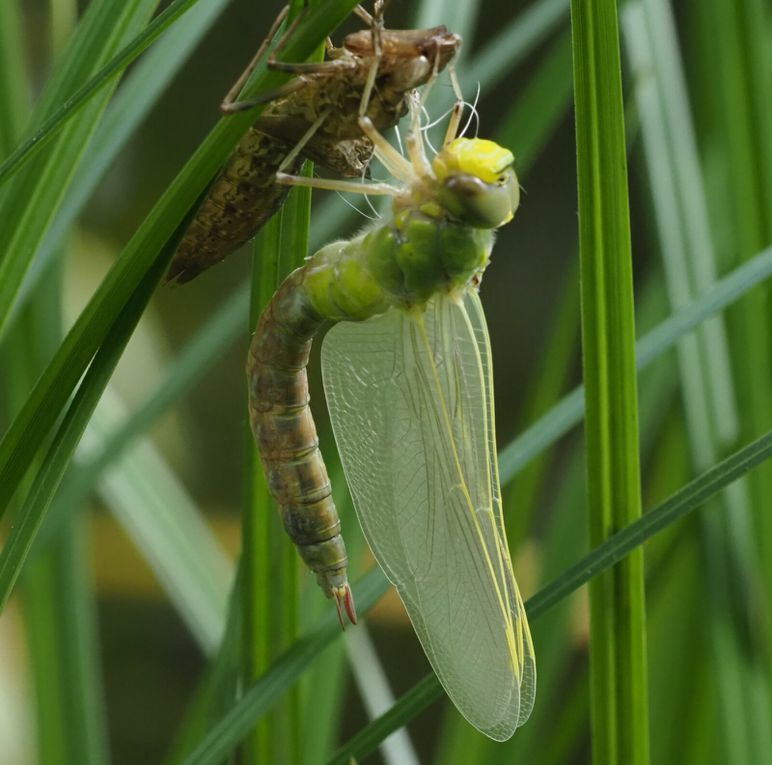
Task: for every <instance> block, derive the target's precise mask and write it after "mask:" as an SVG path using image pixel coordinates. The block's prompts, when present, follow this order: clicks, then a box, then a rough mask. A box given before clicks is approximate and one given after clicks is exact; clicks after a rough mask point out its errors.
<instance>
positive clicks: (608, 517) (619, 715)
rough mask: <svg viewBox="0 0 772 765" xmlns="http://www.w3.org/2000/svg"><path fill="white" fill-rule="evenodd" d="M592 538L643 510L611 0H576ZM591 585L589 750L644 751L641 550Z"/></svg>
mask: <svg viewBox="0 0 772 765" xmlns="http://www.w3.org/2000/svg"><path fill="white" fill-rule="evenodd" d="M571 25H572V38H573V48H574V105H575V109H576V144H577V147H576V148H577V176H578V186H579V190H578V197H579V255H580V262H581V288H582V301H581V314H582V354H583V371H584V385H585V430H584V432H585V442H586V460H587V501H588V506H587V512H588V519H589V529H590V534H589V541H590V546H591V547H597V546H598V545H599V544H600V543H601V542H602V541H603V540H604V539H606V538H607V537H608V536H609V535H610V533H611V532H612V530H613V529H617V528H621V527H623V526H625V525H628V524H630V523H632V522H633V521H635V520H636V519H637V518H638V517H639V516H640V514H641V489H640V464H639V458H638V402H637V385H636V383H637V379H636V372H635V368H636V366H635V320H634V306H633V280H632V251H631V244H630V219H629V216H630V212H629V203H628V192H627V159H626V147H625V125H624V105H623V102H622V82H621V63H620V54H619V36H618V32H617V12H616V2H615V0H588V1H586V2H582V1H581V0H572V3H571ZM589 592H590V701H591V715H590V717H591V723H592V757H593V762H595V763H598V765H600V764H601V763H602V765H614V764H615V763H625V765H646V763H648V761H649V730H648V694H647V671H646V616H645V614H646V605H645V596H644V586H643V551H642V550H636V551H635V552H634V553H633V554H632V555H630V557H629V558H627V559H626V560H624V561H623V562H622V563H621V564H620V565H619V566H617V567H615V568H614V569H612V570H611V571H610V572H608V573H607V574H604V575H602V576H600V577H598V578H597V579H595V580H594V581H593V582H592V583H591V585H590V588H589Z"/></svg>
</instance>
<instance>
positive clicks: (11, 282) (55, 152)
mask: <svg viewBox="0 0 772 765" xmlns="http://www.w3.org/2000/svg"><path fill="white" fill-rule="evenodd" d="M156 3H157V0H130V2H125V3H118V4H116V3H109V2H105V1H104V0H102V1H101V2H96V3H93V4H92V5H91V6H90V7H89V9H88V11H87V12H86V14H85V15H84V17H83V19H82V21H81V22H80V24H79V25H78V28H77V30H76V32H75V35H74V36H73V38H72V41H71V44H70V46H69V48H68V50H67V51H66V52H65V55H64V56H63V57H62V59H61V63H60V64H59V66H58V67H57V69H56V72H55V75H54V76H53V77H52V78H51V79H50V80H49V83H48V87H47V88H46V90H45V92H44V94H43V96H42V101H41V106H40V107H39V109H38V114H39V115H40V116H38V115H36V117H35V121H38V120H39V119H41V118H43V117H45V116H46V115H47V114H49V113H50V112H51V111H52V110H53V109H54V108H55V107H56V106H57V105H58V104H60V103H61V102H62V101H64V100H65V99H66V98H67V97H68V96H69V95H70V94H71V92H72V90H73V89H74V88H76V87H77V86H78V85H79V84H80V83H81V82H83V80H85V79H86V78H87V77H88V76H89V75H90V74H91V73H92V72H93V71H94V69H96V68H97V67H98V66H99V65H100V64H101V63H102V62H103V61H104V60H106V59H107V58H109V56H110V55H111V54H112V52H113V51H114V50H115V49H117V48H118V47H119V46H120V45H121V44H122V43H123V41H124V40H125V39H128V38H130V37H131V36H132V35H133V34H134V33H135V32H136V31H137V30H138V29H140V28H141V27H142V26H143V25H144V24H145V22H146V20H147V18H148V17H149V16H150V14H151V13H152V11H153V9H154V7H155V5H156ZM116 84H117V80H115V79H113V80H112V85H113V87H114V86H115V85H116ZM110 93H111V89H109V88H108V89H105V90H104V91H103V92H102V93H101V94H100V96H99V97H98V98H95V99H94V100H93V101H92V102H91V103H90V104H89V105H88V106H87V107H86V108H85V109H84V110H83V111H82V112H81V113H80V114H79V115H78V117H77V119H74V120H72V121H71V122H70V123H69V124H68V125H67V127H66V128H65V130H64V131H63V132H62V133H61V134H60V135H59V136H58V137H57V139H56V143H55V144H53V145H52V146H50V147H49V148H48V150H47V151H46V152H45V154H43V155H41V156H39V157H38V158H37V160H36V161H35V163H34V164H32V165H29V166H28V167H27V168H26V170H25V172H24V173H22V174H20V175H19V176H18V177H16V178H15V179H14V182H13V183H12V184H11V185H10V187H9V188H8V189H7V190H6V192H5V194H4V196H3V199H2V205H0V219H2V220H4V221H5V222H6V225H4V226H3V227H0V253H2V254H3V255H2V258H0V337H2V335H3V333H4V331H5V330H6V329H7V326H8V319H9V316H10V312H11V309H12V307H13V304H14V302H15V301H16V299H17V297H18V292H19V287H20V285H21V282H22V279H23V278H24V274H25V273H26V272H27V269H28V268H29V264H30V262H31V260H32V256H33V255H34V253H35V250H36V249H37V247H38V245H39V244H40V241H41V239H42V237H43V234H44V233H45V231H46V229H47V227H48V225H49V224H50V222H51V220H52V218H53V215H54V213H55V212H56V209H57V206H58V205H59V203H60V202H61V200H62V198H63V197H64V195H65V193H66V191H67V188H68V185H69V182H70V180H71V178H72V174H73V172H74V170H75V168H76V167H77V164H78V162H79V160H80V158H81V156H82V155H83V152H84V151H85V149H86V146H87V144H88V139H89V138H90V137H91V135H92V133H93V132H94V129H95V127H96V125H97V123H98V121H99V117H100V115H101V113H102V111H103V110H104V108H105V106H106V105H107V101H108V100H109V98H110Z"/></svg>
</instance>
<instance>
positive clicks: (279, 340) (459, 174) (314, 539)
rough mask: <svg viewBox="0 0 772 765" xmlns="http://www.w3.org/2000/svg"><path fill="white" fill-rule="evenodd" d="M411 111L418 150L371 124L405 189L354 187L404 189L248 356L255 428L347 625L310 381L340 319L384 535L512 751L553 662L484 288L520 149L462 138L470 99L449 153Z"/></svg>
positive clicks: (295, 288) (292, 288)
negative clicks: (525, 561) (498, 434)
mask: <svg viewBox="0 0 772 765" xmlns="http://www.w3.org/2000/svg"><path fill="white" fill-rule="evenodd" d="M409 105H410V131H409V134H408V135H407V137H406V141H405V148H406V155H403V154H402V153H401V152H400V151H398V150H397V149H395V148H393V147H392V146H391V145H390V144H389V143H388V141H387V140H386V139H385V138H384V137H383V135H382V134H381V133H380V132H379V131H378V129H377V128H376V126H375V125H374V124H373V122H372V121H371V120H370V119H369V118H368V117H367V116H366V115H364V116H361V117H360V118H359V125H360V128H361V129H362V132H363V133H364V134H365V135H366V136H367V137H368V138H369V139H370V140H371V142H372V144H373V146H374V151H375V155H376V157H377V158H378V160H379V161H380V162H381V163H382V165H383V166H384V167H385V168H386V169H387V170H388V172H389V173H390V175H391V176H392V177H393V179H394V180H393V181H391V182H369V183H368V182H363V183H361V184H346V185H345V188H347V189H349V187H350V186H353V185H359V186H360V190H361V191H362V192H363V193H368V194H380V195H385V196H387V197H390V198H391V213H390V214H389V215H388V216H387V217H384V218H383V219H381V220H379V221H377V222H375V223H374V224H373V225H372V226H370V227H369V228H368V229H366V230H365V231H364V232H362V233H361V234H359V235H358V236H356V237H354V238H352V239H348V240H343V241H337V242H332V243H330V244H327V245H326V246H324V247H322V248H321V249H320V250H319V251H318V252H316V253H315V254H314V255H313V256H311V257H310V258H309V259H308V260H307V261H306V262H305V263H304V265H302V266H301V267H300V268H298V269H296V270H295V271H293V272H292V273H291V274H290V275H289V276H288V277H287V278H286V280H285V281H284V282H283V283H282V284H281V285H280V287H279V289H278V290H277V292H276V293H275V295H274V296H273V298H272V300H271V301H270V302H269V304H268V305H267V307H266V308H265V310H264V312H263V314H262V315H261V317H260V319H259V322H258V325H257V329H256V332H255V335H254V337H253V341H252V344H251V347H250V351H249V358H248V362H247V375H248V387H249V409H250V421H251V425H252V429H253V432H254V435H255V439H256V442H257V445H258V449H259V452H260V455H261V459H262V463H263V466H264V470H265V473H266V477H267V483H268V486H269V488H270V491H271V492H272V494H273V496H274V498H275V500H276V502H277V503H278V505H279V507H280V508H281V514H282V518H283V521H284V525H285V529H286V531H287V532H288V533H289V536H290V537H291V538H292V540H293V541H294V543H295V545H296V546H297V549H298V551H299V553H300V555H301V557H302V558H303V560H304V561H305V563H306V564H307V565H308V567H309V568H310V569H311V570H312V571H313V572H315V573H316V577H317V581H318V583H319V585H320V586H321V588H322V590H323V591H324V593H325V594H326V595H327V596H328V597H330V598H333V599H334V600H335V603H336V606H337V610H338V615H339V618H340V619H341V625H343V615H342V614H343V611H345V612H346V614H347V615H348V617H349V619H350V620H351V621H352V622H355V621H356V612H355V608H354V602H353V597H352V594H351V588H350V586H349V583H348V580H347V573H346V567H347V558H346V551H345V545H344V542H343V538H342V536H341V529H340V521H339V519H338V516H337V512H336V509H335V505H334V503H333V500H332V496H331V485H330V481H329V477H328V474H327V470H326V468H325V464H324V460H323V457H322V455H321V453H320V450H319V440H318V437H317V432H316V427H315V424H314V420H313V417H312V415H311V410H310V408H309V393H308V385H307V378H306V365H307V363H308V359H309V353H310V350H311V345H312V342H313V340H314V337H315V335H316V334H317V333H318V332H319V331H320V329H321V328H322V327H324V326H327V325H330V324H332V325H333V326H332V328H331V329H330V331H329V332H328V333H327V335H326V337H325V339H324V343H323V346H322V377H323V383H324V388H325V393H326V399H327V406H328V409H329V413H330V418H331V422H332V426H333V432H334V435H335V440H336V443H337V446H338V450H339V453H340V457H341V461H342V465H343V469H344V473H345V476H346V480H347V483H348V486H349V489H350V491H351V495H352V498H353V501H354V506H355V509H356V513H357V516H358V519H359V522H360V525H361V527H362V529H363V532H364V535H365V538H366V540H367V542H368V544H369V546H370V548H371V550H372V552H373V555H374V556H375V558H376V560H377V562H378V563H379V565H380V566H381V568H382V569H383V571H384V572H385V574H386V576H387V577H388V578H389V580H390V581H391V582H392V583H393V584H394V585H395V587H396V589H397V592H398V593H399V595H400V597H401V598H402V601H403V602H404V605H405V608H406V610H407V613H408V615H409V617H410V619H411V621H412V624H413V626H414V628H415V631H416V634H417V636H418V638H419V640H420V642H421V644H422V646H423V649H424V651H425V653H426V656H427V658H428V659H429V662H430V663H431V665H432V667H433V669H434V671H435V673H436V674H437V677H438V678H439V680H440V682H441V683H442V685H443V687H444V688H445V690H446V692H447V694H448V696H449V697H450V699H451V700H452V701H453V703H454V704H455V705H456V707H457V708H458V709H459V711H460V712H461V714H462V715H464V717H466V719H467V720H468V721H469V722H470V723H471V724H472V725H474V726H475V727H476V728H478V729H479V730H480V731H482V732H483V733H485V734H486V735H488V736H489V737H491V738H493V739H494V740H499V741H503V740H506V739H508V738H509V737H510V736H511V735H512V734H513V733H514V731H515V730H516V728H517V727H518V726H520V725H522V724H523V723H524V722H525V721H526V720H527V719H528V716H529V715H530V712H531V709H532V707H533V703H534V694H535V685H536V666H535V659H534V648H533V642H532V639H531V635H530V630H529V627H528V622H527V618H526V613H525V608H524V606H523V600H522V597H521V595H520V593H519V590H518V587H517V584H516V582H515V577H514V573H513V570H512V564H511V561H510V557H509V552H508V545H507V540H506V532H505V528H504V520H503V513H502V501H501V491H500V487H499V476H498V464H497V457H496V447H495V442H496V438H495V428H494V409H493V386H492V373H491V352H490V343H489V338H488V331H487V325H486V322H485V316H484V313H483V309H482V305H481V302H480V298H479V295H478V287H479V284H480V280H481V278H482V275H483V272H484V271H485V269H486V267H487V265H488V262H489V259H490V254H491V249H492V246H493V240H494V235H495V230H496V229H498V228H499V227H500V226H502V225H504V224H505V223H507V222H509V221H510V220H511V219H512V217H513V215H514V213H515V211H516V210H517V207H518V205H519V186H518V182H517V177H516V174H515V171H514V158H513V155H512V153H511V152H510V151H508V150H507V149H505V148H503V147H501V146H499V145H498V144H496V143H494V142H492V141H489V140H485V139H481V138H466V137H463V136H460V137H458V136H457V133H458V129H459V124H460V119H461V117H460V114H461V109H460V108H457V109H455V110H454V111H453V112H452V113H451V118H450V121H449V122H450V124H449V125H448V128H447V131H446V135H445V138H444V140H443V143H442V145H441V148H440V150H439V151H438V152H437V153H436V154H434V155H432V151H431V148H430V147H429V148H427V141H426V140H425V137H424V132H425V131H423V130H422V125H421V113H422V103H421V99H420V96H419V95H418V94H417V93H414V94H412V95H411V96H410V104H409ZM315 180H316V179H313V178H305V177H300V178H296V179H294V181H293V182H294V183H296V184H297V185H307V186H313V185H314V184H315ZM341 183H344V182H341Z"/></svg>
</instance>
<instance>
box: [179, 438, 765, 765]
mask: <svg viewBox="0 0 772 765" xmlns="http://www.w3.org/2000/svg"><path fill="white" fill-rule="evenodd" d="M771 456H772V431H770V432H769V433H767V434H766V435H765V436H762V438H760V439H758V440H757V441H754V442H753V443H751V444H748V445H747V446H746V447H744V448H743V449H740V450H739V451H737V452H735V453H734V454H733V455H731V456H730V457H728V458H727V459H725V460H723V461H722V462H720V463H719V464H718V465H716V466H715V467H713V468H711V469H710V470H708V471H707V472H705V473H703V474H702V475H700V476H699V477H698V478H696V479H695V480H693V481H691V482H690V483H688V484H687V485H686V486H684V487H683V488H682V489H681V490H680V491H678V492H677V493H676V494H674V495H673V496H672V497H670V499H668V500H667V501H665V502H663V503H662V504H661V505H659V506H657V507H656V508H654V509H652V510H650V511H648V512H647V513H646V514H645V515H643V516H642V517H640V518H639V519H638V520H637V521H635V522H634V523H632V524H630V525H629V526H627V527H626V528H624V529H622V531H619V532H617V533H616V534H615V535H614V536H612V537H609V538H608V539H606V540H605V541H604V542H602V543H601V544H600V545H599V546H598V547H597V548H596V549H594V550H592V551H591V552H590V553H588V554H587V555H586V556H585V557H584V558H582V559H581V560H580V561H578V562H577V563H576V564H574V565H573V566H570V567H569V568H568V569H566V570H565V571H564V572H563V574H561V575H560V576H559V577H557V578H556V579H555V580H554V581H553V582H552V583H550V584H548V585H547V586H546V587H544V588H542V589H541V590H539V592H537V593H536V594H535V595H534V596H533V597H531V598H529V599H528V600H527V601H526V604H525V606H526V610H527V612H528V619H529V621H530V622H532V623H533V622H535V621H536V620H537V619H539V617H541V616H542V615H543V614H545V613H547V612H548V611H549V610H550V609H551V608H552V607H554V606H555V605H557V604H558V603H560V602H561V601H562V600H563V599H564V598H565V597H567V596H568V595H570V594H571V593H572V592H575V591H576V590H577V589H579V587H581V586H582V585H584V584H586V583H588V582H589V581H591V580H592V579H593V578H595V577H597V576H599V575H600V574H602V573H603V572H605V571H608V570H609V569H611V567H612V566H614V565H616V564H617V563H618V562H619V561H621V560H623V559H624V558H625V557H626V556H627V555H629V554H630V552H632V551H633V550H635V549H636V548H638V547H639V546H640V545H642V544H643V543H644V542H645V541H646V540H648V539H650V538H651V537H652V536H654V535H655V534H657V533H658V532H659V531H661V530H663V529H665V528H667V527H668V526H670V525H672V524H673V523H675V522H676V521H678V520H680V519H681V518H683V517H684V516H685V515H687V514H688V513H690V512H692V511H694V510H696V509H697V508H699V507H701V506H702V505H704V504H705V503H706V502H707V501H708V500H710V499H711V498H712V497H713V496H715V495H716V494H717V493H718V492H720V491H722V490H723V489H725V488H726V486H728V485H730V484H731V483H732V482H733V481H736V480H737V479H738V478H740V477H742V476H744V475H745V474H746V473H747V472H748V471H750V470H752V469H753V468H755V467H757V466H758V465H761V464H762V463H763V462H764V461H765V460H767V459H769V458H770V457H771ZM432 686H434V689H436V690H437V692H438V693H439V689H440V685H439V681H438V680H437V679H436V677H435V676H434V675H429V676H427V677H425V678H424V679H423V680H421V681H420V682H419V683H418V684H417V685H415V686H414V687H413V688H412V689H411V690H410V691H408V692H407V693H406V694H405V695H404V696H402V697H401V698H400V699H399V701H397V704H396V705H395V707H393V708H392V709H391V710H389V712H388V713H387V715H384V716H383V717H380V718H378V720H374V721H373V722H372V723H371V724H370V725H368V726H367V727H366V728H363V729H362V730H361V731H360V732H359V733H358V734H357V736H356V741H357V742H359V745H358V746H357V747H356V748H354V747H353V746H352V745H351V743H352V742H349V743H347V744H346V745H345V746H344V747H342V748H341V749H340V750H339V751H338V752H337V753H336V755H335V756H334V758H333V759H332V760H331V762H335V763H338V762H348V761H349V760H348V759H345V760H344V759H342V758H343V757H346V758H350V757H356V758H362V757H365V756H366V755H368V754H369V753H370V752H372V751H373V750H374V749H375V747H376V746H377V745H378V743H380V741H382V740H383V738H384V737H385V736H388V735H389V734H390V733H391V732H392V731H394V730H397V728H400V727H401V726H403V725H405V724H406V723H407V722H409V721H410V720H411V719H413V718H414V717H415V716H416V715H417V714H418V713H419V712H420V711H422V710H423V709H424V708H425V707H426V706H427V705H428V704H430V703H431V702H432V701H433V700H434V699H436V698H437V696H436V695H434V694H433V688H432ZM253 690H255V689H254V688H253ZM403 704H404V707H403ZM226 725H228V721H227V720H223V721H221V723H220V724H219V725H218V726H217V728H218V729H219V728H220V727H221V726H222V728H225V727H226ZM229 727H230V726H229ZM210 735H212V737H214V731H213V732H212V734H210ZM225 735H226V731H225V730H223V731H221V732H220V733H219V736H223V737H224V736H225ZM219 736H218V738H219ZM352 741H353V740H352ZM361 742H366V747H365V746H364V745H362V744H361ZM215 762H216V760H214V759H209V758H207V759H201V760H197V761H196V763H197V765H205V764H206V765H208V763H215ZM185 765H189V764H188V763H187V762H186V763H185Z"/></svg>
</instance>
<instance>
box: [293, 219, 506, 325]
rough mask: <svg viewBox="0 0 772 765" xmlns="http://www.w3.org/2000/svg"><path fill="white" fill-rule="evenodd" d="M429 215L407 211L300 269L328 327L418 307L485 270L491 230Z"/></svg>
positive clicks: (330, 247) (327, 250) (325, 249)
mask: <svg viewBox="0 0 772 765" xmlns="http://www.w3.org/2000/svg"><path fill="white" fill-rule="evenodd" d="M433 212H435V210H432V209H430V210H424V209H417V208H413V207H410V208H407V209H404V210H402V211H400V212H398V213H397V214H396V215H395V217H394V218H393V219H392V220H390V221H389V222H388V223H385V224H381V225H378V226H375V227H374V228H372V229H369V230H368V231H366V232H364V233H363V234H361V235H360V236H358V237H356V238H355V239H352V240H350V241H348V242H333V243H332V244H329V245H327V246H326V247H323V248H322V249H321V250H319V252H317V253H316V255H314V256H313V258H312V259H311V261H309V263H308V264H307V265H306V269H307V275H306V279H305V286H306V290H307V296H308V298H309V299H310V301H311V304H312V305H313V307H314V309H315V310H316V311H317V312H318V313H319V314H321V315H322V316H324V317H325V318H328V319H330V320H333V321H340V320H344V321H345V320H349V321H361V320H363V319H368V318H370V317H371V316H375V315H376V314H379V313H383V312H384V311H385V310H387V309H388V308H389V307H391V306H398V307H401V308H404V309H410V308H413V307H417V306H421V305H423V304H424V303H426V301H427V300H429V298H431V296H432V295H434V294H437V293H440V292H446V293H448V292H454V291H456V290H459V289H462V288H463V287H465V286H466V285H467V284H469V283H470V282H471V281H473V280H474V279H476V278H477V277H478V276H479V275H480V274H481V273H482V272H483V271H484V270H485V267H486V266H487V265H488V259H489V256H490V251H491V247H492V246H493V237H494V233H493V231H490V230H487V229H480V228H472V227H470V226H468V225H464V224H462V223H459V222H456V221H454V220H452V219H450V218H448V217H447V216H446V215H443V214H442V213H441V212H440V215H439V216H435V215H432V214H431V213H433ZM437 212H439V211H437Z"/></svg>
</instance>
